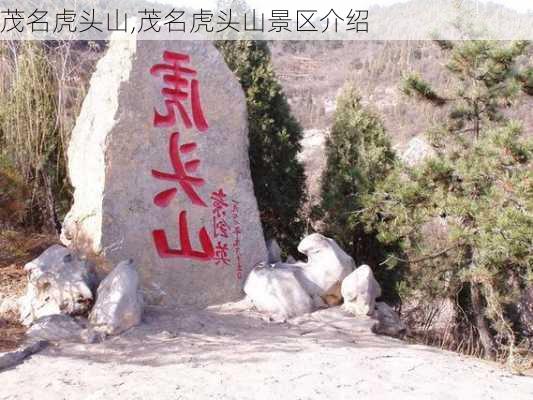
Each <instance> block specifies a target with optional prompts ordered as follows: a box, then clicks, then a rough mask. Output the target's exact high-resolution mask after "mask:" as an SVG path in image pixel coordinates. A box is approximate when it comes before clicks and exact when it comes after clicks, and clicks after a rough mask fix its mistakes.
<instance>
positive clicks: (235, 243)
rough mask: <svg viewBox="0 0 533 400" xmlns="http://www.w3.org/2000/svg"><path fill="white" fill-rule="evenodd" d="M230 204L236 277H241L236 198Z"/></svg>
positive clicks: (239, 232) (239, 236)
mask: <svg viewBox="0 0 533 400" xmlns="http://www.w3.org/2000/svg"><path fill="white" fill-rule="evenodd" d="M231 203H232V206H231V215H232V216H233V225H234V228H233V234H234V237H235V240H234V241H233V250H234V252H235V257H236V259H237V260H236V262H237V271H236V275H237V279H242V278H243V268H242V260H241V234H242V230H241V223H240V220H239V202H238V201H237V200H232V202H231Z"/></svg>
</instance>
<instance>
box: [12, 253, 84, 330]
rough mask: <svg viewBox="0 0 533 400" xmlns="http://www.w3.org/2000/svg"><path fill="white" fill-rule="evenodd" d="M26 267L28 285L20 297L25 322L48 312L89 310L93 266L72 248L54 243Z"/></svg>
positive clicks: (72, 312)
mask: <svg viewBox="0 0 533 400" xmlns="http://www.w3.org/2000/svg"><path fill="white" fill-rule="evenodd" d="M24 269H25V270H26V271H27V272H28V286H27V289H26V293H25V295H24V296H23V297H22V298H21V300H20V315H21V320H22V322H23V323H24V324H25V325H30V324H31V323H32V322H33V321H34V320H36V319H38V318H41V317H45V316H48V315H54V314H69V315H79V314H84V313H86V312H87V311H89V309H90V307H91V304H92V302H93V293H92V291H91V286H92V284H93V273H92V269H91V267H90V265H89V264H88V262H87V261H85V260H81V259H80V258H79V257H78V256H77V255H76V254H75V253H74V252H72V251H71V250H69V249H67V248H65V247H63V246H59V245H54V246H52V247H50V248H49V249H47V250H46V251H45V252H44V253H43V254H41V255H40V256H39V257H38V258H36V259H35V260H33V261H31V262H29V263H28V264H26V265H25V267H24Z"/></svg>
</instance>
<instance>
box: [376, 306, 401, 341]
mask: <svg viewBox="0 0 533 400" xmlns="http://www.w3.org/2000/svg"><path fill="white" fill-rule="evenodd" d="M372 316H373V317H374V318H375V319H377V321H378V322H377V324H376V325H374V327H373V331H374V332H375V333H377V334H380V335H387V336H393V337H398V336H401V335H402V334H404V333H405V332H406V326H405V324H404V323H403V322H402V321H401V320H400V317H399V316H398V313H396V311H394V310H393V309H392V307H390V306H389V305H388V304H386V303H383V302H378V303H376V308H375V310H374V312H373V313H372Z"/></svg>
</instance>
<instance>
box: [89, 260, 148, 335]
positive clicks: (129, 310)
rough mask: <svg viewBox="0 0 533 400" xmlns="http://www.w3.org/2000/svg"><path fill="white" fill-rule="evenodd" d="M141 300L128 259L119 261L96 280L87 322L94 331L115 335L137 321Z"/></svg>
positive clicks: (136, 275)
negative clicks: (99, 279)
mask: <svg viewBox="0 0 533 400" xmlns="http://www.w3.org/2000/svg"><path fill="white" fill-rule="evenodd" d="M142 312H143V299H142V294H141V292H140V288H139V275H138V274H137V269H136V267H135V265H134V264H133V261H132V260H128V261H122V262H121V263H119V264H118V265H117V266H116V267H115V268H114V269H113V271H111V273H110V274H109V275H108V276H107V277H106V278H105V279H104V280H103V281H102V283H100V286H99V287H98V291H97V294H96V302H95V304H94V307H93V309H92V311H91V313H90V315H89V322H90V323H91V326H92V327H93V328H94V330H95V331H96V332H99V333H104V334H107V335H117V334H120V333H122V332H124V331H126V330H127V329H130V328H132V327H133V326H135V325H138V324H140V323H141V317H142Z"/></svg>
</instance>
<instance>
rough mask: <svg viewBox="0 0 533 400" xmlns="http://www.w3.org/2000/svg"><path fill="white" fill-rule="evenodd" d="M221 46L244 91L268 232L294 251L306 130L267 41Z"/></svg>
mask: <svg viewBox="0 0 533 400" xmlns="http://www.w3.org/2000/svg"><path fill="white" fill-rule="evenodd" d="M217 47H218V49H219V50H220V51H221V53H222V54H223V55H224V58H225V60H226V62H227V64H228V66H229V67H230V69H231V70H232V71H233V72H234V73H235V75H236V76H237V77H238V79H239V81H240V83H241V85H242V87H243V89H244V92H245V95H246V102H247V106H248V124H249V138H250V150H249V152H250V168H251V172H252V179H253V182H254V189H255V195H256V198H257V202H258V205H259V211H260V213H261V221H262V223H263V228H264V230H265V235H266V237H267V238H276V239H277V240H278V241H279V242H280V244H281V245H282V247H285V248H287V249H290V250H291V251H292V250H294V247H295V244H296V243H298V241H299V240H300V239H301V236H302V234H303V228H304V225H303V221H302V220H301V218H300V216H299V212H300V209H301V206H302V204H303V202H304V201H305V191H304V187H305V174H304V169H303V166H302V165H301V164H300V163H299V162H298V160H297V158H296V156H297V154H298V152H299V151H300V140H301V138H302V130H301V128H300V126H299V125H298V123H297V121H296V120H295V118H294V117H293V116H292V115H291V112H290V108H289V105H288V103H287V99H286V97H285V95H284V93H283V91H282V88H281V86H280V84H279V83H278V82H277V80H276V77H275V74H274V71H273V69H272V63H271V58H270V57H271V56H270V52H269V49H268V45H267V43H266V42H260V41H257V42H256V41H221V42H218V43H217Z"/></svg>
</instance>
